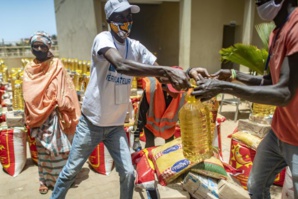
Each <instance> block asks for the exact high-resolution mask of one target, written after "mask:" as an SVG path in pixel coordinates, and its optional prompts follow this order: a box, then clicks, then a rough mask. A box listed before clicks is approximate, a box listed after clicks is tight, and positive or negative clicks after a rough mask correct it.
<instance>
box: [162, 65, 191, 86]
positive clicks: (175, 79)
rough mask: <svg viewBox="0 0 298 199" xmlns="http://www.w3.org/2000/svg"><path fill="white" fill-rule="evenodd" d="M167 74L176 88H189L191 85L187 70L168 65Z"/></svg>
mask: <svg viewBox="0 0 298 199" xmlns="http://www.w3.org/2000/svg"><path fill="white" fill-rule="evenodd" d="M166 75H167V78H168V79H169V81H170V83H171V84H172V85H173V87H174V88H175V89H176V90H187V89H188V88H190V87H191V85H190V83H189V81H188V78H187V76H186V74H185V72H184V71H183V70H181V69H177V68H173V67H168V68H167V70H166Z"/></svg>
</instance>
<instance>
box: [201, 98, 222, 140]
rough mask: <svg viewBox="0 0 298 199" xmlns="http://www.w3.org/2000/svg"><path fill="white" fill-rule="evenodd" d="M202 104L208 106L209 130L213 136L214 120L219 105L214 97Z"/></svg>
mask: <svg viewBox="0 0 298 199" xmlns="http://www.w3.org/2000/svg"><path fill="white" fill-rule="evenodd" d="M203 104H204V105H206V106H208V109H209V111H210V117H211V123H210V129H211V135H213V132H214V129H215V127H216V118H217V112H218V107H219V103H218V101H217V99H216V97H213V98H211V99H210V100H207V101H205V102H203ZM211 137H212V136H211ZM212 140H213V138H212Z"/></svg>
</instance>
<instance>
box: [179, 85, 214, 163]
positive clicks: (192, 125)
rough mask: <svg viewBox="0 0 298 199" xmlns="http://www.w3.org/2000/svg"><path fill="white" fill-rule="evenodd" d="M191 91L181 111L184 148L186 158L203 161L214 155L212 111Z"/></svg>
mask: <svg viewBox="0 0 298 199" xmlns="http://www.w3.org/2000/svg"><path fill="white" fill-rule="evenodd" d="M190 93H191V89H190V90H189V92H188V93H187V95H186V96H185V101H186V103H185V104H184V105H183V106H182V108H181V109H180V111H179V122H180V128H181V138H182V149H183V155H184V157H185V158H187V159H188V160H190V161H191V162H201V161H203V160H204V159H207V158H210V157H211V156H212V155H213V149H212V140H211V129H210V120H211V118H210V111H209V109H208V106H204V105H203V104H202V103H201V100H200V99H196V98H195V97H194V96H192V95H190Z"/></svg>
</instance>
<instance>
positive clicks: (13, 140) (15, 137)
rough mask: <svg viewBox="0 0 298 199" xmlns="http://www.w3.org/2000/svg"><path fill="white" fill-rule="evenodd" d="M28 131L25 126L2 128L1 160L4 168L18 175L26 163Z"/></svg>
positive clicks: (0, 139)
mask: <svg viewBox="0 0 298 199" xmlns="http://www.w3.org/2000/svg"><path fill="white" fill-rule="evenodd" d="M26 135H27V134H26V132H25V129H24V128H17V127H15V128H9V129H8V128H2V129H1V130H0V162H1V164H2V167H3V170H4V171H5V172H6V173H8V174H9V175H11V176H13V177H16V176H17V175H19V174H20V173H21V172H22V170H23V169H24V167H25V164H26Z"/></svg>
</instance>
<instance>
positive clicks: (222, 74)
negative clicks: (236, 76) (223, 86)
mask: <svg viewBox="0 0 298 199" xmlns="http://www.w3.org/2000/svg"><path fill="white" fill-rule="evenodd" d="M210 76H211V77H212V78H213V79H218V80H223V81H229V82H230V81H231V80H232V79H231V70H230V69H220V70H219V71H217V72H216V73H214V74H211V75H210Z"/></svg>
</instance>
